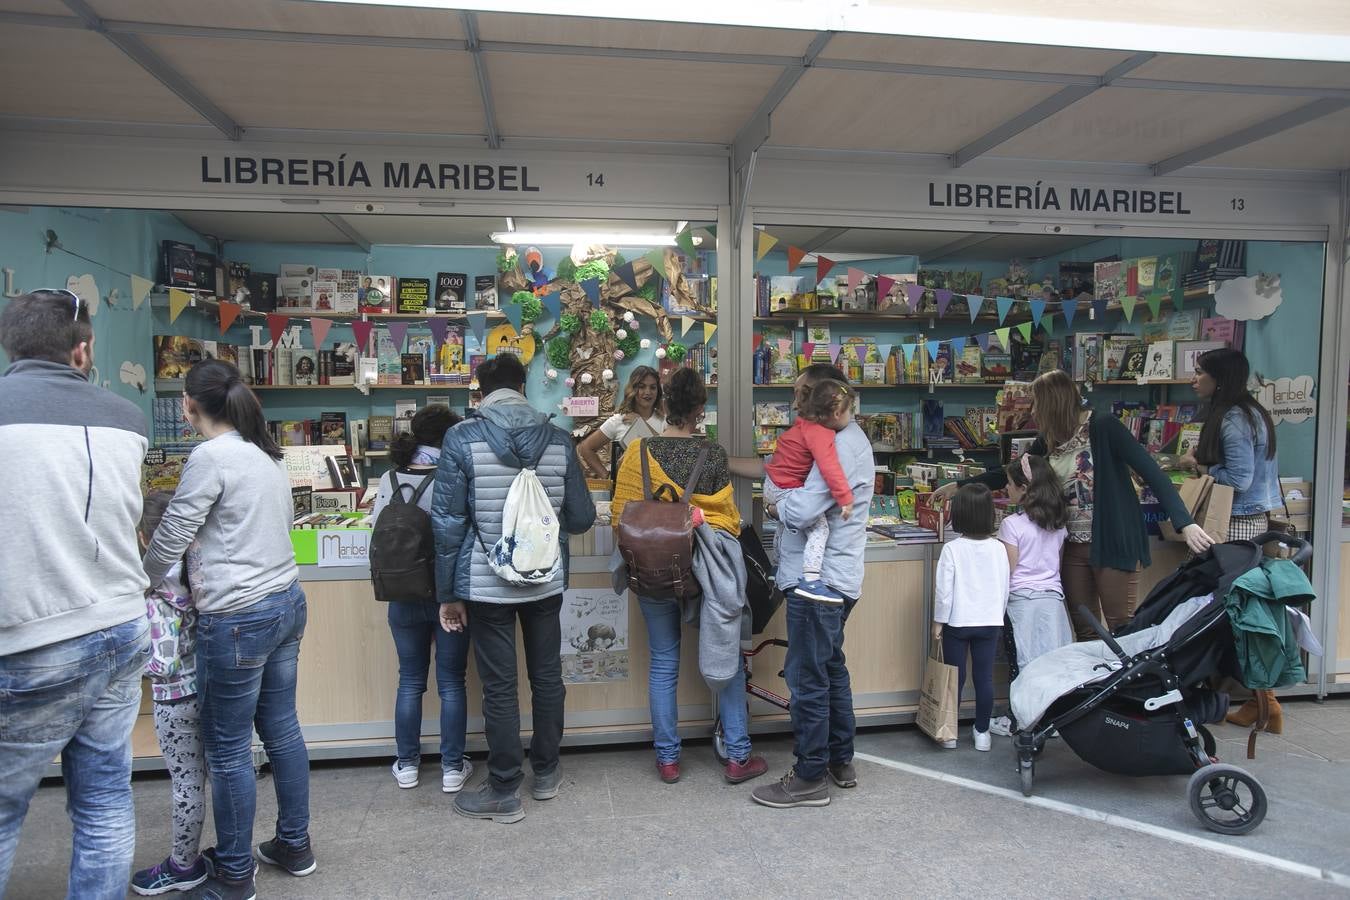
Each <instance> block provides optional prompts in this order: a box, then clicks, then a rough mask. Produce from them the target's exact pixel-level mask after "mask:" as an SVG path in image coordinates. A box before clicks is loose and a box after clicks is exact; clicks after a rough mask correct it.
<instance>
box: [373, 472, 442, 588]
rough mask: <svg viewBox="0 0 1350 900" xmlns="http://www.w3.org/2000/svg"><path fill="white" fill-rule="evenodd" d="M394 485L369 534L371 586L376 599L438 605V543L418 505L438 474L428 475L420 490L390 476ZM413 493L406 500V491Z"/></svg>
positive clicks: (426, 515) (425, 514)
mask: <svg viewBox="0 0 1350 900" xmlns="http://www.w3.org/2000/svg"><path fill="white" fill-rule="evenodd" d="M389 477H390V479H391V480H392V481H393V483H394V493H393V496H391V497H390V498H389V504H388V505H387V506H385V508H384V509H383V510H381V511H380V517H379V518H378V519H376V520H375V530H374V531H372V532H371V534H370V582H371V584H372V585H373V586H374V588H375V599H376V600H379V601H381V602H385V603H387V602H389V601H390V600H408V601H421V602H424V603H434V602H436V540H435V538H434V537H433V536H432V534H431V516H430V515H428V514H427V511H426V510H424V509H422V507H420V506H418V505H417V503H418V501H419V500H421V499H422V495H423V494H425V493H426V491H427V488H429V487H431V481H432V479H433V478H435V477H436V473H435V472H429V473H427V475H426V477H425V478H423V479H422V481H421V483H419V484H418V485H417V489H416V490H413V486H412V485H411V484H406V483H404V482H402V481H400V480H399V478H398V473H397V472H391V473H390V476H389ZM405 489H407V490H412V492H413V494H412V499H411V500H404V499H403V491H404V490H405Z"/></svg>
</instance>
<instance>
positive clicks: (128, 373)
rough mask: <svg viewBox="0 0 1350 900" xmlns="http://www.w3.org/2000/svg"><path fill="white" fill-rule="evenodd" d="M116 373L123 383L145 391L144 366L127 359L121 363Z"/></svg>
mask: <svg viewBox="0 0 1350 900" xmlns="http://www.w3.org/2000/svg"><path fill="white" fill-rule="evenodd" d="M117 375H118V378H120V379H121V381H122V383H123V384H129V385H131V386H132V387H134V388H136V390H138V391H140V392H142V393H144V392H145V366H143V365H141V364H140V363H134V362H131V361H130V360H128V361H126V362H124V363H122V367H121V368H120V369H119V370H118V372H117Z"/></svg>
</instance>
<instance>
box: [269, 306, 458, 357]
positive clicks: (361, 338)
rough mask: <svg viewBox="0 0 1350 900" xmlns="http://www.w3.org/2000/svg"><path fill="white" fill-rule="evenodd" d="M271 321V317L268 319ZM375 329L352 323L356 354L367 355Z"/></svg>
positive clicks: (363, 324)
mask: <svg viewBox="0 0 1350 900" xmlns="http://www.w3.org/2000/svg"><path fill="white" fill-rule="evenodd" d="M267 318H268V319H269V320H270V319H271V318H272V317H271V316H268V317H267ZM469 321H470V322H472V321H473V313H469ZM374 328H375V323H374V322H370V321H356V322H353V323H352V335H353V336H354V337H355V338H356V352H357V353H363V354H364V353H366V351H367V350H369V349H370V332H371V331H372V330H373V329H374Z"/></svg>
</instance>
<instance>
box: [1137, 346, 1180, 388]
mask: <svg viewBox="0 0 1350 900" xmlns="http://www.w3.org/2000/svg"><path fill="white" fill-rule="evenodd" d="M1174 352H1175V350H1174V348H1173V345H1172V342H1171V341H1154V342H1153V343H1152V344H1149V345H1148V350H1147V353H1146V358H1145V360H1144V378H1145V379H1147V380H1150V381H1167V380H1170V379H1171V378H1172V373H1173V371H1174V369H1173V354H1174Z"/></svg>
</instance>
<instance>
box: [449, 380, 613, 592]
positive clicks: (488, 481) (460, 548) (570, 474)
mask: <svg viewBox="0 0 1350 900" xmlns="http://www.w3.org/2000/svg"><path fill="white" fill-rule="evenodd" d="M536 461H537V463H536ZM531 464H534V465H535V474H536V475H538V476H539V481H540V482H541V483H542V484H543V486H544V490H545V491H546V492H547V493H548V498H549V500H550V501H551V502H552V504H553V508H554V509H555V510H556V511H557V513H558V522H559V524H560V525H561V526H562V528H561V533H560V535H559V541H560V542H561V544H562V546H561V548H560V550H561V553H562V562H563V565H562V567H561V568H560V569H559V571H558V575H557V576H556V577H555V578H554V579H553V580H552V581H551V582H549V583H548V584H538V585H529V586H524V587H521V586H517V585H512V584H507V583H506V582H505V581H503V580H502V579H501V578H499V577H498V576H497V575H496V573H494V572H493V571H492V569H491V567H489V566H488V561H487V553H486V549H485V548H489V547H491V546H492V545H493V544H495V543H497V541H498V540H499V539H500V538H501V536H502V508H503V506H505V504H506V495H507V492H509V491H510V489H511V482H512V481H514V480H515V477H516V473H518V472H519V471H520V470H521V469H522V468H525V467H527V466H529V465H531ZM594 523H595V504H594V503H593V502H592V501H591V494H590V490H589V489H588V488H587V486H586V479H585V477H584V476H583V475H582V474H581V464H580V463H579V462H578V461H577V454H576V450H575V448H574V447H573V445H572V438H571V437H570V436H569V435H568V434H567V432H565V431H563V430H562V429H561V428H558V427H557V426H556V425H552V424H550V423H549V417H548V416H546V415H544V414H543V413H541V412H539V411H538V410H536V409H535V408H534V407H532V406H530V405H529V403H528V402H527V401H526V400H525V398H524V397H523V396H521V395H520V394H519V393H518V392H516V391H511V390H498V391H493V392H492V393H491V394H489V395H488V396H487V397H484V398H483V403H482V405H481V406H479V408H478V410H477V411H476V412H474V413H470V415H469V417H468V418H467V419H465V420H464V421H463V422H460V423H459V424H458V425H456V426H455V427H454V428H451V429H450V430H449V431H447V432H446V434H445V443H444V445H443V446H442V448H441V458H440V462H439V463H438V464H437V467H436V485H435V488H434V494H433V497H432V500H431V527H432V531H433V532H434V533H435V537H436V593H437V596H438V597H439V599H440V602H442V603H448V602H450V601H452V600H473V601H476V602H481V603H529V602H530V601H533V600H542V599H544V598H546V597H553V596H556V595H558V594H561V593H562V592H563V590H564V589H565V588H566V587H567V535H569V534H581V533H582V532H584V531H587V530H588V529H589V528H590V527H591V525H593V524H594Z"/></svg>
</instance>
